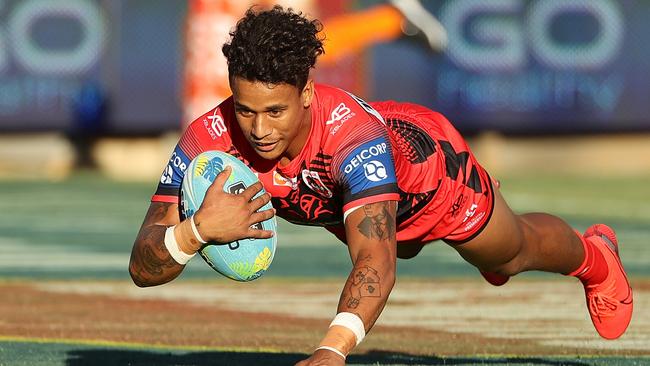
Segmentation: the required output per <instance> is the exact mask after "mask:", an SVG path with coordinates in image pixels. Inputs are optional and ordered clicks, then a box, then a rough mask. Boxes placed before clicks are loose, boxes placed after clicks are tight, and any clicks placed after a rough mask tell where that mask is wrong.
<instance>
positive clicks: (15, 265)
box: [0, 173, 650, 366]
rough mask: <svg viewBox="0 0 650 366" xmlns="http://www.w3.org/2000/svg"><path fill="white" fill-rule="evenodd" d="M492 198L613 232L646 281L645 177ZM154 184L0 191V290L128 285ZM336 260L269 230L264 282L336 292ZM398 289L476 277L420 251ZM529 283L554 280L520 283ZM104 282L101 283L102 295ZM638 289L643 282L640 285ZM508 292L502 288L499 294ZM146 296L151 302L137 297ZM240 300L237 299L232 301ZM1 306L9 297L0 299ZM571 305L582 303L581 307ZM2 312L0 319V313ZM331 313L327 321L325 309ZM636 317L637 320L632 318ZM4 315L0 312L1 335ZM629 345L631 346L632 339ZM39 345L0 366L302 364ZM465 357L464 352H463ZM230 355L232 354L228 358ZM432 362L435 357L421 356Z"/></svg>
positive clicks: (504, 359) (582, 358)
mask: <svg viewBox="0 0 650 366" xmlns="http://www.w3.org/2000/svg"><path fill="white" fill-rule="evenodd" d="M500 180H501V182H502V192H503V194H504V196H505V197H506V199H507V200H508V201H509V202H510V204H511V206H512V207H513V209H514V210H515V211H517V212H527V211H546V212H550V213H555V214H557V215H559V216H561V217H563V218H565V219H566V220H567V221H569V222H570V223H571V224H572V225H574V226H575V227H576V228H577V229H580V230H583V229H585V228H586V227H587V226H588V225H590V224H592V223H595V222H604V223H608V224H610V225H611V226H613V227H614V228H615V229H616V230H617V232H618V235H619V240H620V241H621V243H622V247H621V253H622V254H621V255H622V258H623V261H624V263H625V265H626V268H627V270H628V272H629V274H630V275H631V276H632V278H636V279H641V280H646V279H648V278H650V250H648V249H647V246H648V239H649V238H650V204H649V201H650V194H649V193H648V187H649V186H650V177H647V178H635V179H623V178H621V179H615V178H612V179H597V180H593V179H585V178H580V177H564V176H563V177H559V176H556V177H543V178H540V177H535V176H519V177H514V176H513V177H500ZM154 189H155V183H153V182H152V184H140V183H119V182H111V181H107V180H105V179H103V178H102V177H101V176H99V175H97V174H93V173H83V174H78V175H76V176H74V177H73V178H72V179H70V180H69V181H66V182H61V183H45V182H23V181H21V182H0V207H2V209H1V210H0V282H7V283H26V284H32V283H33V284H39V283H48V282H50V281H58V282H63V283H66V282H69V281H79V280H83V281H100V283H101V282H102V281H109V282H110V281H113V282H115V283H120V284H128V282H129V277H128V272H127V266H128V260H129V255H130V250H131V246H132V243H133V239H134V237H135V234H136V232H137V230H138V228H139V226H140V223H141V221H142V218H143V215H144V213H145V211H146V209H147V206H148V204H149V197H150V195H151V194H152V192H153V191H154ZM349 267H350V261H349V257H348V256H347V250H346V248H345V247H344V246H343V245H342V244H341V243H339V242H337V240H336V239H335V238H334V237H333V236H331V235H330V234H328V233H327V232H325V231H324V230H321V229H317V228H305V227H297V226H292V225H289V224H287V223H286V222H284V221H282V220H280V227H279V244H278V249H277V252H276V257H275V260H274V262H273V264H272V266H271V268H270V270H269V271H268V272H267V274H266V275H265V277H267V278H269V279H277V280H278V281H282V282H284V283H291V281H293V280H294V279H299V280H300V281H301V282H307V283H318V281H319V279H321V278H326V279H328V280H333V282H335V283H336V281H339V280H340V281H342V280H343V278H345V277H347V275H348V273H349V269H350V268H349ZM398 276H399V278H402V279H405V278H408V279H413V280H414V281H418V280H422V279H426V280H433V281H435V279H441V280H442V279H455V278H459V279H470V280H473V279H476V280H477V281H480V280H479V277H478V276H477V272H476V270H475V269H474V268H473V267H471V266H469V265H468V264H466V263H465V262H463V261H462V260H461V259H460V258H459V257H458V255H457V254H456V253H455V252H454V251H453V249H450V248H449V247H447V246H446V245H444V244H443V243H434V244H433V245H429V246H427V247H426V248H425V249H424V250H423V252H422V253H421V254H420V255H419V256H418V257H416V258H414V259H412V260H408V261H400V262H399V264H398ZM522 277H523V278H524V279H530V280H531V281H536V280H538V279H541V280H545V279H547V278H553V276H552V275H548V274H541V273H530V274H523V275H522ZM197 281H198V282H199V283H206V282H208V283H216V284H226V285H228V286H229V284H230V282H231V281H229V280H226V279H224V278H221V277H220V276H219V275H218V274H217V273H215V272H214V271H212V270H211V269H209V268H208V266H207V265H205V263H203V262H202V261H200V260H194V261H192V262H191V263H190V264H189V265H188V268H187V269H186V271H185V272H184V273H183V274H182V276H181V277H180V278H179V279H178V280H176V281H175V282H178V283H181V284H182V283H188V284H192V283H197ZM113 282H111V283H113ZM644 283H645V282H644ZM506 287H507V286H506ZM147 291H149V292H151V291H156V290H155V289H148V290H147ZM242 291H244V290H242ZM4 296H12V294H5V295H4ZM581 301H582V300H581ZM0 309H1V308H0ZM332 311H334V309H332ZM635 311H636V312H637V314H639V312H647V311H648V309H644V308H638V307H637V308H636V309H635ZM3 316H4V315H3V313H2V312H0V325H1V323H2V317H3ZM639 334H640V335H639ZM635 337H636V338H635V339H637V338H639V337H640V338H639V339H641V340H640V341H639V342H643V339H645V342H647V343H646V344H647V345H648V346H647V349H646V350H647V351H643V350H644V347H643V346H640V347H636V348H635V350H636V351H635V352H634V356H630V357H627V358H626V357H625V352H624V351H621V352H618V353H617V354H616V355H603V354H599V353H594V352H591V351H585V353H583V354H575V353H573V354H569V353H571V352H568V353H567V354H566V355H565V354H562V355H558V354H548V355H543V354H542V355H539V354H536V355H530V354H521V355H519V354H509V353H507V352H504V353H501V354H475V353H474V352H472V353H470V354H466V355H462V356H437V355H416V354H399V353H390V352H383V350H382V349H381V348H378V349H374V350H370V351H366V352H365V353H364V354H360V355H353V356H351V357H350V359H349V362H348V364H350V365H442V364H452V365H472V364H486V365H642V364H650V358H649V357H650V326H648V325H647V324H644V325H643V327H641V328H640V329H638V331H637V333H636V336H635ZM90 338H91V339H92V341H89V342H85V343H84V342H80V343H75V341H74V340H70V339H65V337H63V338H56V337H54V338H52V337H47V336H45V335H43V337H42V339H41V340H39V335H38V334H36V335H32V336H30V337H26V338H21V337H20V336H18V335H17V334H12V333H6V332H5V333H2V332H0V366H4V365H86V364H88V365H91V364H92V365H127V364H128V365H152V364H156V365H203V364H217V365H256V364H260V365H284V364H292V363H293V362H295V361H297V360H298V359H300V358H301V357H303V356H304V351H305V350H304V349H296V350H293V351H291V352H293V353H291V352H289V353H286V350H283V351H282V352H281V353H278V352H276V351H277V350H271V352H269V351H268V350H267V351H264V350H260V349H257V348H255V346H254V345H251V349H244V350H241V349H237V348H227V347H224V348H215V347H213V348H204V349H201V348H200V347H199V348H198V349H192V348H191V347H183V346H180V347H178V348H174V347H171V346H169V345H162V346H161V345H157V346H156V345H155V344H151V345H148V344H139V343H138V344H129V343H128V342H127V343H120V342H117V343H111V342H109V341H106V342H104V341H103V340H102V336H101V335H97V336H95V337H90ZM469 349H471V348H469ZM233 350H236V351H237V352H233ZM432 353H433V354H436V352H435V351H434V352H432Z"/></svg>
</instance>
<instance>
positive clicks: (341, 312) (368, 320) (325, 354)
mask: <svg viewBox="0 0 650 366" xmlns="http://www.w3.org/2000/svg"><path fill="white" fill-rule="evenodd" d="M396 211H397V203H396V202H394V201H384V202H378V203H373V204H368V205H364V206H363V207H361V208H359V209H357V210H355V211H353V212H352V213H351V214H350V215H348V217H347V218H346V222H345V228H346V235H347V238H348V249H349V251H350V258H351V259H352V263H353V269H352V272H351V273H350V276H349V277H348V280H347V282H346V284H345V286H344V288H343V292H342V293H341V298H340V300H339V306H338V309H337V315H336V317H335V318H334V321H332V325H331V326H330V328H329V330H328V332H327V334H326V336H325V338H323V340H322V341H321V343H320V345H319V347H318V348H317V349H316V351H315V352H314V354H313V355H312V356H311V357H310V358H309V359H307V360H303V361H301V362H299V363H298V364H296V365H297V366H308V365H344V364H345V356H347V354H348V353H349V352H350V351H351V350H352V348H354V347H355V346H356V345H357V344H358V343H360V342H361V339H363V337H364V336H365V334H366V332H368V331H370V328H372V326H373V325H374V324H375V321H377V318H379V314H381V312H382V310H383V309H384V305H386V301H387V300H388V295H389V294H390V292H391V290H392V289H393V285H394V284H395V268H396V261H397V241H396V236H395V235H396V227H397V224H396Z"/></svg>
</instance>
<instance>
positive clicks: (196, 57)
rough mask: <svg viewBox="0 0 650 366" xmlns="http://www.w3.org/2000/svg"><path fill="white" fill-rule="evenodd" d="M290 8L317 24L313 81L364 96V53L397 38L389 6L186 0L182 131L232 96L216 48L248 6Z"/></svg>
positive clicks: (395, 16) (342, 0)
mask: <svg viewBox="0 0 650 366" xmlns="http://www.w3.org/2000/svg"><path fill="white" fill-rule="evenodd" d="M275 3H277V4H279V5H282V6H284V7H292V8H294V9H295V10H297V11H302V12H303V13H305V14H308V16H309V17H311V18H317V19H319V20H321V21H322V23H323V26H324V29H323V35H324V36H325V37H326V40H325V43H324V46H325V54H324V55H323V56H322V57H321V58H320V59H319V61H318V65H317V71H316V72H315V74H314V77H315V79H316V80H317V81H319V82H323V83H328V84H333V85H336V86H338V87H340V88H343V89H345V90H349V91H351V92H353V93H355V94H358V95H360V96H361V97H366V95H367V92H366V79H367V67H366V62H365V60H364V54H363V52H364V50H366V49H367V48H368V47H370V46H372V45H373V44H376V43H380V42H388V41H392V40H395V39H397V38H398V37H400V36H402V30H401V25H402V22H403V20H404V17H403V16H402V14H401V13H400V12H399V11H398V10H397V9H396V8H394V7H393V6H391V5H377V6H374V7H370V8H368V9H362V10H358V11H355V12H348V9H349V4H350V3H351V1H348V0H329V1H328V0H285V1H241V0H240V1H238V0H189V1H188V13H187V18H186V23H185V35H184V39H185V59H184V67H183V91H182V93H183V95H182V100H183V124H182V127H183V129H184V128H185V127H187V125H188V124H189V123H190V122H191V121H193V120H194V119H195V118H196V117H198V116H200V115H202V114H203V113H205V111H207V110H209V109H211V108H213V107H214V106H216V105H217V104H219V103H220V102H221V101H223V100H224V99H226V98H228V97H229V96H230V95H231V91H230V87H229V85H228V65H227V63H226V59H225V58H224V56H223V54H222V53H221V46H222V45H223V44H224V43H225V42H227V41H228V39H229V37H230V36H229V32H230V29H231V28H232V27H233V26H234V25H235V23H236V22H237V20H238V19H239V18H241V16H242V15H243V14H244V12H245V11H246V9H248V7H249V6H251V5H253V4H259V5H260V6H262V7H270V6H272V5H273V4H275Z"/></svg>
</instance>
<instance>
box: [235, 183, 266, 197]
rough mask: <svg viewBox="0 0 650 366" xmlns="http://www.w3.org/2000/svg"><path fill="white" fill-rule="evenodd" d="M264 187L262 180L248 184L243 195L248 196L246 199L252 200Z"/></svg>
mask: <svg viewBox="0 0 650 366" xmlns="http://www.w3.org/2000/svg"><path fill="white" fill-rule="evenodd" d="M263 188H264V186H263V185H262V183H260V182H255V183H253V184H251V185H250V186H248V188H246V189H244V191H243V192H242V193H241V196H242V197H244V198H246V201H250V200H251V199H253V197H255V195H256V194H257V193H258V192H259V191H261V190H262V189H263Z"/></svg>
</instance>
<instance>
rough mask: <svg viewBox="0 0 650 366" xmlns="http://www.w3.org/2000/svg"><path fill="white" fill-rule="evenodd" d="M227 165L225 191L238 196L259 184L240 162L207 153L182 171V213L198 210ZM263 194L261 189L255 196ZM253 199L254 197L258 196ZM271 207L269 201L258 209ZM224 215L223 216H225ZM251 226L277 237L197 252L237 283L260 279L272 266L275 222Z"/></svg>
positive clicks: (208, 246)
mask: <svg viewBox="0 0 650 366" xmlns="http://www.w3.org/2000/svg"><path fill="white" fill-rule="evenodd" d="M226 166H230V167H231V168H232V170H231V173H230V177H229V178H228V181H227V182H226V184H224V187H223V189H224V191H226V192H228V193H231V194H238V193H241V192H242V191H243V190H244V189H246V188H247V187H248V186H250V185H252V184H254V183H255V182H257V181H258V178H257V176H256V175H255V173H253V171H252V170H251V169H250V168H248V167H247V166H246V165H245V164H244V163H243V162H241V161H240V160H239V159H237V158H235V157H234V156H232V155H230V154H227V153H225V152H221V151H206V152H203V153H201V154H199V155H198V156H197V157H195V158H194V159H193V160H192V162H190V165H189V166H188V167H187V170H186V171H185V177H184V178H183V184H182V186H181V210H182V213H183V215H184V216H185V217H190V216H192V215H194V213H195V212H196V211H197V210H198V209H199V207H201V203H202V202H203V199H204V197H205V193H206V191H207V190H208V187H210V185H211V184H212V182H214V180H215V178H216V177H217V174H219V172H221V171H222V170H223V169H224V168H225V167H226ZM264 192H266V191H265V190H264V189H262V191H260V192H259V193H258V194H257V196H259V195H261V194H263V193H264ZM257 196H256V197H257ZM270 208H272V205H271V202H269V203H267V204H266V205H264V206H263V207H262V209H261V210H266V209H270ZM227 214H228V213H227V212H224V215H227ZM254 227H256V228H258V229H262V230H272V231H273V232H274V233H275V234H276V235H274V236H273V237H272V238H270V239H242V240H237V241H234V242H232V243H227V244H221V243H219V244H218V243H215V242H209V243H207V244H206V245H205V246H203V248H202V249H201V250H200V251H199V253H200V254H201V257H202V258H203V259H204V260H205V261H206V262H207V263H208V264H209V265H210V267H212V268H213V269H214V270H216V271H217V272H219V273H221V274H223V275H224V276H226V277H228V278H231V279H233V280H236V281H252V280H254V279H256V278H258V277H260V276H261V275H262V274H264V272H266V270H267V269H268V268H269V266H270V265H271V262H272V261H273V256H274V255H275V247H276V243H277V223H276V220H275V216H274V217H272V218H271V219H269V220H266V221H263V222H260V223H257V224H255V225H254Z"/></svg>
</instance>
